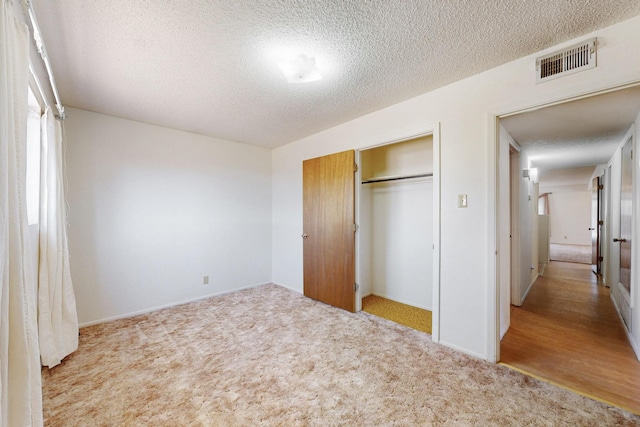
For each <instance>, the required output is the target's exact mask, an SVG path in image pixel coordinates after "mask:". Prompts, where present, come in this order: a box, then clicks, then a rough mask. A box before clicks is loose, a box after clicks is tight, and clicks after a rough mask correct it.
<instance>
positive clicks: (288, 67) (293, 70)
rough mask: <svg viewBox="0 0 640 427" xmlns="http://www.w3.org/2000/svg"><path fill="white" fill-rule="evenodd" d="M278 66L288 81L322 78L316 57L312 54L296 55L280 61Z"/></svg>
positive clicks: (301, 81)
mask: <svg viewBox="0 0 640 427" xmlns="http://www.w3.org/2000/svg"><path fill="white" fill-rule="evenodd" d="M278 66H279V67H280V69H281V70H282V72H283V73H284V76H285V77H286V79H287V81H288V82H289V83H308V82H315V81H317V80H320V79H322V76H321V75H320V71H319V70H318V66H317V65H316V59H315V58H314V57H312V56H307V55H298V56H296V57H295V58H291V59H286V60H284V61H280V62H279V63H278Z"/></svg>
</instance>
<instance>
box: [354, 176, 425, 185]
mask: <svg viewBox="0 0 640 427" xmlns="http://www.w3.org/2000/svg"><path fill="white" fill-rule="evenodd" d="M432 176H433V174H432V173H421V174H417V175H403V176H389V177H382V178H371V179H367V180H366V181H362V184H373V183H376V182H386V181H399V180H403V179H414V178H428V177H432Z"/></svg>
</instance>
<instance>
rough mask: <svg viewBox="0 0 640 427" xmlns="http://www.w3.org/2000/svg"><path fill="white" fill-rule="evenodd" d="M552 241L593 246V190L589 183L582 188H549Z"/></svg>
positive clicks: (547, 189) (546, 189)
mask: <svg viewBox="0 0 640 427" xmlns="http://www.w3.org/2000/svg"><path fill="white" fill-rule="evenodd" d="M546 191H550V192H551V194H549V226H550V230H551V236H550V238H549V240H550V242H551V243H560V244H565V245H588V246H591V231H589V228H590V227H591V192H590V191H588V190H587V183H585V185H584V186H582V189H580V190H577V189H573V188H572V187H569V188H563V187H560V186H557V187H553V188H547V187H545V192H546Z"/></svg>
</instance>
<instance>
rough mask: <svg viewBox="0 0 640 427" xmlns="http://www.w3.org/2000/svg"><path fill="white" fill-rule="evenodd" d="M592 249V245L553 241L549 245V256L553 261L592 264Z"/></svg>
mask: <svg viewBox="0 0 640 427" xmlns="http://www.w3.org/2000/svg"><path fill="white" fill-rule="evenodd" d="M591 251H592V248H591V246H590V245H563V244H560V243H551V244H550V245H549V258H551V261H562V262H575V263H580V264H591Z"/></svg>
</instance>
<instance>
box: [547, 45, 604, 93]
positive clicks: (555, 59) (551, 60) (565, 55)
mask: <svg viewBox="0 0 640 427" xmlns="http://www.w3.org/2000/svg"><path fill="white" fill-rule="evenodd" d="M595 66H596V39H595V38H594V39H591V40H587V41H585V42H582V43H579V44H576V45H573V46H571V47H568V48H566V49H564V50H561V51H559V52H554V53H550V54H548V55H545V56H542V57H540V58H538V59H537V60H536V83H541V82H546V81H547V80H551V79H555V78H556V77H561V76H566V75H567V74H573V73H577V72H578V71H583V70H588V69H589V68H594V67H595Z"/></svg>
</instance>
